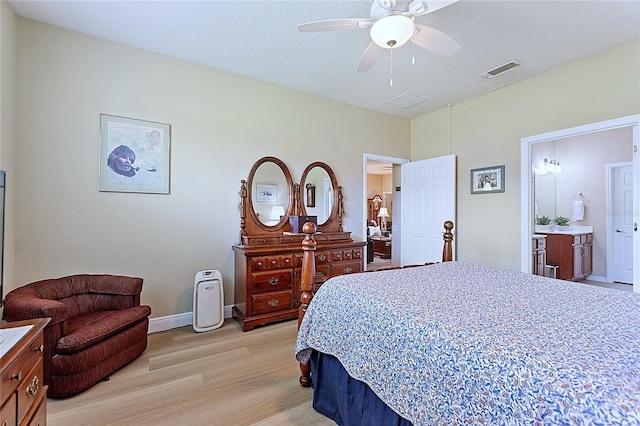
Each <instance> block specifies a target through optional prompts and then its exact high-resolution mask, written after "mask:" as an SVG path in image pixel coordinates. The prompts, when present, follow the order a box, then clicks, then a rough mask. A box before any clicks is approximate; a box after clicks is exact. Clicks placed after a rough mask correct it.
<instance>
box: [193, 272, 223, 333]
mask: <svg viewBox="0 0 640 426" xmlns="http://www.w3.org/2000/svg"><path fill="white" fill-rule="evenodd" d="M223 323H224V288H223V285H222V274H221V273H220V271H217V270H215V269H207V270H204V271H200V272H198V273H197V274H196V278H195V284H194V286H193V329H194V330H195V331H197V332H202V331H209V330H214V329H216V328H219V327H221V326H222V324H223Z"/></svg>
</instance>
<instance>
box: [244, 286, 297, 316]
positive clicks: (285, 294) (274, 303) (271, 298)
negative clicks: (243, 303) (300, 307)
mask: <svg viewBox="0 0 640 426" xmlns="http://www.w3.org/2000/svg"><path fill="white" fill-rule="evenodd" d="M291 294H292V292H291V290H289V291H278V292H273V293H263V294H257V295H254V296H251V306H252V307H253V308H252V311H253V312H252V314H253V315H259V314H266V313H269V312H276V311H282V310H284V309H290V308H291V299H292V297H291Z"/></svg>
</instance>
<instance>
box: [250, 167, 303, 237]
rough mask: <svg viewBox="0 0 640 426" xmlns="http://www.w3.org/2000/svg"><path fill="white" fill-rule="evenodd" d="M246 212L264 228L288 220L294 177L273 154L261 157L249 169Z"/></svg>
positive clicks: (276, 226) (280, 224)
mask: <svg viewBox="0 0 640 426" xmlns="http://www.w3.org/2000/svg"><path fill="white" fill-rule="evenodd" d="M247 187H248V189H249V191H248V192H249V193H248V194H247V195H248V197H247V198H248V207H249V214H251V216H253V218H254V219H255V222H256V223H258V224H259V225H262V226H261V227H265V228H279V227H282V226H284V225H285V224H286V223H288V220H289V214H288V212H289V207H290V206H291V205H292V203H293V179H292V178H291V173H289V169H287V167H286V166H285V165H284V163H283V162H282V161H280V160H279V159H278V158H276V157H263V158H261V159H260V160H258V161H256V163H255V164H254V165H253V167H252V168H251V171H250V172H249V178H248V179H247Z"/></svg>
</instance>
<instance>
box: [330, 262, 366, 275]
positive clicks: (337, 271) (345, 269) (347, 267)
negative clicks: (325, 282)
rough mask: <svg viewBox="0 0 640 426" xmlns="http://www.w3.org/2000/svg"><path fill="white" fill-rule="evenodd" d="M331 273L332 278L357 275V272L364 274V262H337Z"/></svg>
mask: <svg viewBox="0 0 640 426" xmlns="http://www.w3.org/2000/svg"><path fill="white" fill-rule="evenodd" d="M331 272H332V274H331V276H333V277H335V276H336V275H345V274H355V273H357V272H362V262H360V261H352V262H336V263H334V264H333V265H332V266H331Z"/></svg>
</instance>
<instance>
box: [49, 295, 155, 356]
mask: <svg viewBox="0 0 640 426" xmlns="http://www.w3.org/2000/svg"><path fill="white" fill-rule="evenodd" d="M149 315H151V308H150V307H149V306H135V307H133V308H128V309H123V310H120V311H100V312H94V313H89V314H84V315H79V316H77V317H74V318H71V319H69V321H68V323H67V335H66V336H63V337H61V338H60V340H58V343H57V345H56V353H58V354H72V353H75V352H79V351H81V350H83V349H86V348H88V347H89V346H93V345H95V344H96V343H99V342H102V341H103V340H105V339H106V338H107V337H110V336H113V335H114V334H117V333H120V332H121V331H123V330H125V329H127V328H129V327H131V326H132V325H133V324H136V323H138V322H140V321H143V320H145V319H146V318H147V317H148V316H149Z"/></svg>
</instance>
